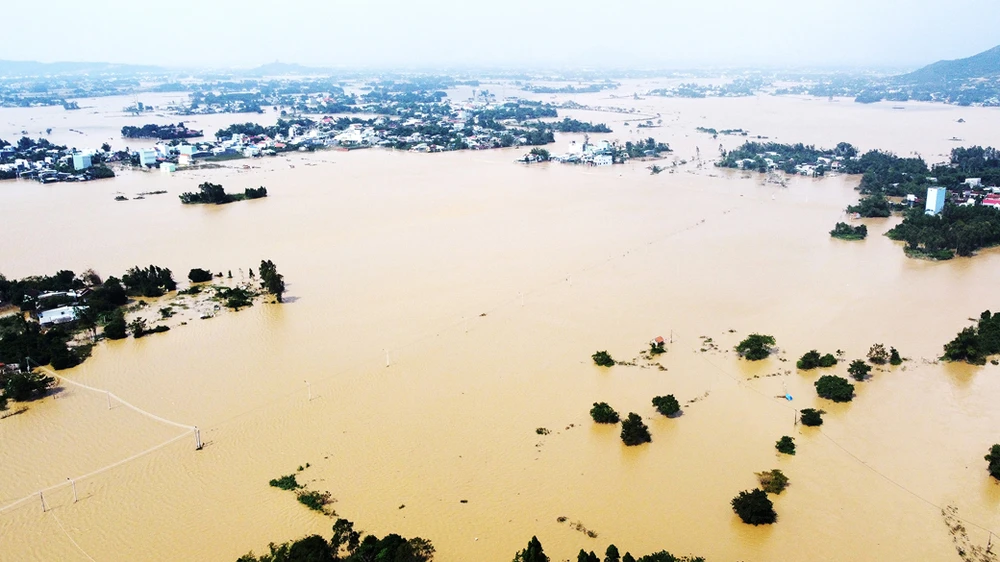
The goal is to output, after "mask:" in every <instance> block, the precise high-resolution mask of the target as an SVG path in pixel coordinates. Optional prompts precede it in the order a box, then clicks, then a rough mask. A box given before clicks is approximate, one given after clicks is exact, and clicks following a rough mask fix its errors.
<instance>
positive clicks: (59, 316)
mask: <svg viewBox="0 0 1000 562" xmlns="http://www.w3.org/2000/svg"><path fill="white" fill-rule="evenodd" d="M79 308H86V307H83V306H64V307H61V308H53V309H52V310H46V311H45V312H40V313H38V323H39V324H41V325H42V326H55V325H56V324H65V323H67V322H73V321H75V320H76V318H77V309H79Z"/></svg>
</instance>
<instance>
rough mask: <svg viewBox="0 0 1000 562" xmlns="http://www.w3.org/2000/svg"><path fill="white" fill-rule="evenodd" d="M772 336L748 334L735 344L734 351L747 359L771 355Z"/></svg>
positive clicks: (755, 359) (756, 359)
mask: <svg viewBox="0 0 1000 562" xmlns="http://www.w3.org/2000/svg"><path fill="white" fill-rule="evenodd" d="M774 343H775V340H774V336H767V335H762V334H750V335H749V336H747V337H746V339H744V340H743V341H741V342H740V343H739V345H737V346H736V351H737V352H738V353H739V354H740V356H741V357H743V358H744V359H746V360H748V361H760V360H761V359H767V357H768V356H769V355H771V350H772V347H773V346H774Z"/></svg>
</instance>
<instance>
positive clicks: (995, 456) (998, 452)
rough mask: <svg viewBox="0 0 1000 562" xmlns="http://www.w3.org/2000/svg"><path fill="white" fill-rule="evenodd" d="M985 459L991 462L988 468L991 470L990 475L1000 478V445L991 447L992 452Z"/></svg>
mask: <svg viewBox="0 0 1000 562" xmlns="http://www.w3.org/2000/svg"><path fill="white" fill-rule="evenodd" d="M985 459H986V461H987V462H988V463H989V465H987V467H986V468H987V470H989V471H990V476H992V477H993V478H996V479H997V480H1000V445H993V446H992V447H990V454H988V455H986V457H985Z"/></svg>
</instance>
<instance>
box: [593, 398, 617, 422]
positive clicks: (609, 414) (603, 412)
mask: <svg viewBox="0 0 1000 562" xmlns="http://www.w3.org/2000/svg"><path fill="white" fill-rule="evenodd" d="M590 417H592V418H594V421H595V422H597V423H618V421H619V419H620V418H619V417H618V412H616V411H615V409H614V408H612V407H611V406H610V405H608V403H607V402H594V407H593V408H591V409H590Z"/></svg>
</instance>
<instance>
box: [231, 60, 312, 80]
mask: <svg viewBox="0 0 1000 562" xmlns="http://www.w3.org/2000/svg"><path fill="white" fill-rule="evenodd" d="M242 74H245V75H247V76H308V75H315V74H322V75H329V74H330V69H329V68H319V67H312V66H302V65H301V64H292V63H287V62H278V61H274V62H272V63H268V64H262V65H260V66H258V67H257V68H251V69H250V70H246V71H244V72H242Z"/></svg>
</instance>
